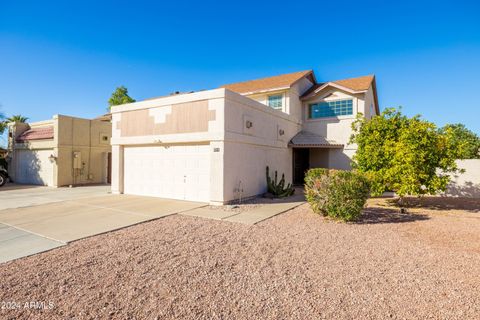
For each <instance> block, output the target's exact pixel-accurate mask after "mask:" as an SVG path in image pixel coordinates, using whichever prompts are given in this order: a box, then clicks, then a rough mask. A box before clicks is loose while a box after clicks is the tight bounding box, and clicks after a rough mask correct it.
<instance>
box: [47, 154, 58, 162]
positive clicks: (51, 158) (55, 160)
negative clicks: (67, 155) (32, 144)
mask: <svg viewBox="0 0 480 320" xmlns="http://www.w3.org/2000/svg"><path fill="white" fill-rule="evenodd" d="M48 160H50V162H52V163H53V162H57V156H56V155H54V154H53V153H52V154H51V155H49V156H48Z"/></svg>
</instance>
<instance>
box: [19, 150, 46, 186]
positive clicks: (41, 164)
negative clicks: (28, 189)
mask: <svg viewBox="0 0 480 320" xmlns="http://www.w3.org/2000/svg"><path fill="white" fill-rule="evenodd" d="M52 154H53V149H46V150H16V159H17V160H16V161H17V166H16V167H17V173H16V177H15V182H18V183H24V184H37V185H45V186H53V163H52V161H50V159H49V157H50V156H51V155H52Z"/></svg>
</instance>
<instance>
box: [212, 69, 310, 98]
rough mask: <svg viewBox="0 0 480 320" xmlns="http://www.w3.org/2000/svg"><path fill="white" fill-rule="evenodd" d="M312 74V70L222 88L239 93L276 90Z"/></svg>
mask: <svg viewBox="0 0 480 320" xmlns="http://www.w3.org/2000/svg"><path fill="white" fill-rule="evenodd" d="M310 73H312V70H306V71H299V72H294V73H288V74H282V75H279V76H274V77H268V78H262V79H256V80H250V81H244V82H237V83H231V84H225V85H223V86H221V87H220V88H226V89H229V90H231V91H235V92H237V93H247V92H256V91H263V90H269V89H276V88H285V87H288V88H289V87H290V86H291V85H292V84H294V83H295V82H297V81H298V80H300V79H301V78H303V77H305V76H307V75H309V74H310Z"/></svg>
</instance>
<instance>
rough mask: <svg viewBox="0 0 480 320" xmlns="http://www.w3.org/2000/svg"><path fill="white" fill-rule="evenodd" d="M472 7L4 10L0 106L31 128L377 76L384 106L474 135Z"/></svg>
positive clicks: (363, 4)
mask: <svg viewBox="0 0 480 320" xmlns="http://www.w3.org/2000/svg"><path fill="white" fill-rule="evenodd" d="M479 12H480V5H479V4H477V3H475V1H461V0H460V1H459V0H457V1H434V2H433V1H432V2H430V1H396V2H391V1H351V2H350V1H341V2H334V1H312V2H309V1H299V2H292V1H290V2H283V3H282V2H279V1H242V2H226V1H222V2H214V1H209V0H206V1H183V2H178V1H176V2H174V1H170V2H159V1H136V2H127V1H111V2H110V1H76V2H69V1H32V2H28V1H6V0H0V104H1V110H2V111H3V112H4V113H6V114H7V115H11V114H18V113H20V114H22V115H25V116H27V117H29V118H30V119H31V120H32V121H37V120H44V119H48V118H50V117H51V116H52V115H53V114H57V113H61V114H68V115H74V116H81V117H95V116H97V115H100V114H102V113H104V111H105V110H106V105H107V100H108V98H109V96H110V94H111V92H112V91H113V90H114V89H115V87H116V86H118V85H125V86H127V87H128V89H129V92H130V95H131V96H132V97H134V98H136V99H137V100H140V99H144V98H148V97H153V96H159V95H163V94H168V93H170V92H172V91H187V90H188V91H189V90H200V89H209V88H215V87H217V86H219V85H221V84H224V83H229V82H235V81H241V80H248V79H254V78H258V77H264V76H270V75H276V74H281V73H288V72H293V71H298V70H304V69H314V70H315V73H316V75H317V79H318V80H319V81H325V80H336V79H342V78H348V77H355V76H360V75H366V74H372V73H374V74H375V75H376V76H377V83H378V90H379V99H380V105H381V107H382V109H383V108H385V107H387V106H400V105H401V106H403V110H404V112H405V113H407V114H409V115H414V114H422V115H423V116H424V117H425V118H426V119H428V120H431V121H434V122H436V123H437V124H438V125H443V124H445V123H453V122H461V123H464V124H466V125H467V127H469V128H470V129H471V130H473V131H475V132H476V133H478V134H480V121H479V119H480V100H479V99H478V98H477V96H476V94H477V92H478V91H479V89H480V82H479V81H478V79H479V74H480V19H479V18H478V13H479Z"/></svg>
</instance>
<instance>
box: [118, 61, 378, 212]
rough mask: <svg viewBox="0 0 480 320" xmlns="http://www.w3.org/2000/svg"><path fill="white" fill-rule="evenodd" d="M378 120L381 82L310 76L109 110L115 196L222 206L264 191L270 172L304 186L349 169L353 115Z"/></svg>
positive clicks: (231, 86) (272, 79) (282, 77)
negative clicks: (314, 176)
mask: <svg viewBox="0 0 480 320" xmlns="http://www.w3.org/2000/svg"><path fill="white" fill-rule="evenodd" d="M359 113H362V114H363V115H364V116H365V117H367V118H371V117H372V116H374V115H376V114H378V113H379V106H378V99H377V92H376V85H375V77H374V76H365V77H359V78H354V79H345V80H338V81H330V82H318V81H317V80H316V78H315V75H314V73H313V71H311V70H308V71H301V72H295V73H291V74H285V75H280V76H274V77H269V78H264V79H257V80H252V81H245V82H240V83H233V84H228V85H224V86H222V87H221V88H218V89H213V90H207V91H200V92H193V93H186V94H179V93H176V94H173V95H170V96H165V97H159V98H154V99H148V100H144V101H140V102H135V103H130V104H125V105H121V106H116V107H113V108H112V192H114V193H126V194H137V195H148V196H157V197H165V198H173V199H182V200H191V201H201V202H208V203H211V204H224V203H228V202H230V201H232V200H235V199H238V198H239V197H243V198H245V197H250V196H255V195H258V194H262V193H264V192H265V191H266V179H265V169H266V166H269V167H270V169H271V171H274V170H277V171H278V172H279V174H285V178H286V180H287V181H293V182H294V183H296V184H301V183H303V178H304V173H305V170H307V169H308V168H310V167H326V168H339V169H349V168H350V161H351V158H352V156H353V154H354V153H355V150H356V147H355V145H351V144H349V138H350V135H351V124H352V122H353V121H354V120H355V118H356V116H357V114H359Z"/></svg>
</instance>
